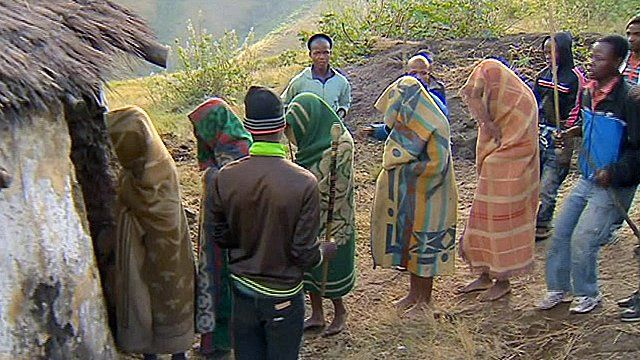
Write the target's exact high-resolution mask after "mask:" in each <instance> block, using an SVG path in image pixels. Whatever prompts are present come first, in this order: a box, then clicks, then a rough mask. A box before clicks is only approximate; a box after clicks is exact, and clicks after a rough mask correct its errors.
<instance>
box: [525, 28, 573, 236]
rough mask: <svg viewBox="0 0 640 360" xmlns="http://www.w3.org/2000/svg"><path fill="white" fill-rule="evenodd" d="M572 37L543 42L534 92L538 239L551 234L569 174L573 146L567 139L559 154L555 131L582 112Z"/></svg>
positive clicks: (560, 36) (559, 36) (559, 35)
mask: <svg viewBox="0 0 640 360" xmlns="http://www.w3.org/2000/svg"><path fill="white" fill-rule="evenodd" d="M554 42H555V46H556V48H555V55H556V59H555V61H556V64H557V66H558V85H557V89H558V108H559V110H560V114H559V115H560V119H558V120H559V123H560V127H561V128H560V129H558V128H557V123H556V113H555V100H554V87H555V84H554V81H553V72H552V46H553V44H554ZM572 43H573V40H572V38H571V34H570V33H568V32H560V33H557V34H555V35H554V36H553V38H552V37H551V36H548V37H546V38H545V39H544V41H543V43H542V49H543V51H544V56H545V59H546V62H547V66H546V67H545V68H544V69H543V70H542V71H541V72H540V74H539V75H538V77H537V79H536V82H535V85H534V87H533V92H534V94H535V95H536V99H537V100H538V114H539V118H538V119H539V120H538V122H539V125H540V207H539V208H538V217H537V221H536V240H544V239H546V238H548V237H549V235H550V234H551V219H552V218H553V212H554V210H555V208H556V196H557V195H558V189H559V188H560V185H562V182H563V181H564V179H565V178H566V177H567V175H568V174H569V166H570V163H571V156H572V154H573V147H572V146H570V145H571V144H573V143H572V142H569V143H567V146H566V147H565V148H564V149H563V151H562V152H561V153H560V152H558V154H556V149H555V146H554V143H553V133H554V132H556V131H560V130H562V129H564V128H569V127H571V126H574V125H576V121H577V119H578V114H579V113H580V100H579V99H580V97H579V96H578V94H580V91H581V88H582V85H583V84H584V81H585V79H584V76H583V75H582V73H581V72H580V70H578V69H577V68H576V67H575V65H574V62H573V51H572Z"/></svg>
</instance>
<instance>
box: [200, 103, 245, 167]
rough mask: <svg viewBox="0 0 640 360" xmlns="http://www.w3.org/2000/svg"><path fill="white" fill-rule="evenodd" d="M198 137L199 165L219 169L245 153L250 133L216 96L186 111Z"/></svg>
mask: <svg viewBox="0 0 640 360" xmlns="http://www.w3.org/2000/svg"><path fill="white" fill-rule="evenodd" d="M188 117H189V120H191V123H192V124H193V133H194V135H195V136H196V139H197V140H198V163H199V164H200V169H201V170H204V169H207V168H209V167H214V168H216V169H219V168H221V167H223V166H224V165H225V164H226V163H228V162H230V161H233V160H237V159H239V158H242V157H245V156H247V155H249V147H250V146H251V142H252V139H251V135H250V134H249V132H247V130H245V128H244V126H243V125H242V122H241V121H240V118H238V116H236V114H234V113H233V111H232V110H231V108H230V107H229V105H228V104H227V103H226V102H225V101H224V100H222V99H220V98H212V99H209V100H207V101H205V102H204V103H202V104H200V105H199V106H198V107H197V108H196V109H195V110H193V111H192V112H191V113H190V114H189V115H188Z"/></svg>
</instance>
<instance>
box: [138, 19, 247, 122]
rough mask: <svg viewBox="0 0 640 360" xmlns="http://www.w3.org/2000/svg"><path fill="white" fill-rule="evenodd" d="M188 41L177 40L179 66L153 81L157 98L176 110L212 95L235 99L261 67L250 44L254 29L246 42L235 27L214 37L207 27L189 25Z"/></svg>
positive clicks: (161, 102) (232, 100) (151, 90)
mask: <svg viewBox="0 0 640 360" xmlns="http://www.w3.org/2000/svg"><path fill="white" fill-rule="evenodd" d="M187 33H188V35H187V38H186V39H185V40H184V42H183V43H184V44H181V43H182V42H181V41H179V40H176V53H177V57H178V67H179V70H178V71H176V72H174V73H170V74H165V75H160V76H155V77H153V78H152V79H151V81H149V84H148V87H149V92H150V94H151V96H152V98H153V100H155V101H157V102H159V103H160V104H162V105H165V106H167V107H170V108H171V109H172V110H181V109H184V108H186V107H191V106H193V105H196V104H197V103H199V102H201V101H203V100H205V99H207V98H209V97H212V96H222V97H224V98H225V99H227V100H229V101H230V102H235V101H236V99H237V98H239V97H240V96H241V95H242V94H243V93H244V91H246V89H247V87H248V86H249V85H250V83H251V81H252V77H253V73H254V71H255V69H256V68H257V62H256V60H255V59H256V57H255V56H254V54H253V53H252V52H251V50H250V48H249V43H250V42H251V40H252V39H253V33H250V34H249V35H248V36H247V37H246V38H245V39H244V40H243V41H242V42H241V41H240V40H239V38H238V36H237V35H236V33H235V32H234V31H228V32H225V34H224V35H223V36H221V37H220V38H217V39H216V38H214V37H213V35H211V34H209V33H207V31H206V30H202V31H199V30H196V28H195V27H194V26H193V24H192V23H191V21H189V23H188V25H187Z"/></svg>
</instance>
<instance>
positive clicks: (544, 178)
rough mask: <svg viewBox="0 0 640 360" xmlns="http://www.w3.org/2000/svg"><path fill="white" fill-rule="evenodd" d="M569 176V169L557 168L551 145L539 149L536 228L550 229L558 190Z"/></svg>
mask: <svg viewBox="0 0 640 360" xmlns="http://www.w3.org/2000/svg"><path fill="white" fill-rule="evenodd" d="M568 174H569V167H565V166H559V165H558V162H557V161H556V153H555V150H554V147H553V144H550V145H549V146H548V147H547V148H546V149H545V148H544V147H542V146H541V147H540V207H539V208H538V218H537V221H536V227H546V228H548V227H550V226H551V219H552V218H553V212H554V211H555V209H556V198H557V196H558V189H560V185H562V182H563V181H564V179H566V178H567V175H568Z"/></svg>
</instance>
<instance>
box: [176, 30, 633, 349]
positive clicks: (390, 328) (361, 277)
mask: <svg viewBox="0 0 640 360" xmlns="http://www.w3.org/2000/svg"><path fill="white" fill-rule="evenodd" d="M592 40H593V36H585V37H580V38H578V40H577V42H578V44H580V45H583V44H585V43H587V44H588V43H590V42H591V41H592ZM541 41H542V36H539V35H517V36H512V37H508V38H503V39H501V40H500V41H497V40H495V41H487V40H484V41H479V40H462V41H460V40H458V41H440V42H434V43H430V44H387V47H388V48H387V50H384V51H382V52H381V53H379V54H378V55H376V56H374V57H372V58H371V59H368V60H367V61H366V62H365V64H364V65H362V66H357V67H352V68H347V69H345V70H346V72H347V74H348V75H349V77H350V80H351V81H352V85H353V89H354V90H353V98H354V103H353V108H352V111H351V114H350V116H349V118H348V125H349V126H350V128H351V129H352V130H353V131H354V133H355V136H354V138H355V141H356V162H355V164H356V168H355V174H356V175H355V179H356V191H357V219H356V221H357V228H358V235H359V236H358V239H357V257H358V258H357V269H358V282H357V286H356V288H355V290H354V291H353V292H352V293H351V294H350V295H349V296H348V297H347V298H346V302H347V306H348V309H349V312H350V313H349V320H348V326H347V329H346V330H345V331H344V332H343V333H342V334H340V335H337V336H335V337H331V338H322V337H320V336H319V335H317V334H308V335H305V339H304V345H303V348H302V351H301V357H302V358H303V359H385V358H386V359H423V358H433V359H516V358H517V359H574V358H582V359H638V358H640V327H638V325H637V324H623V323H621V322H619V320H618V313H619V312H618V309H617V307H616V305H615V300H616V299H618V298H621V297H624V296H626V295H628V294H629V293H630V292H632V291H633V290H634V289H636V288H637V286H638V276H639V275H638V263H637V261H636V259H635V258H634V255H633V248H634V246H635V245H636V240H635V239H634V237H633V235H632V233H631V231H630V230H629V229H627V228H625V229H624V230H622V231H621V232H620V241H619V242H618V243H616V244H615V245H610V246H606V247H604V248H603V250H602V252H601V255H600V282H601V287H602V293H603V295H604V299H605V300H604V302H603V305H602V306H601V307H600V308H598V309H597V310H596V311H594V312H593V313H591V314H588V315H569V314H568V305H563V306H560V307H559V308H558V309H555V310H552V311H548V312H540V311H538V310H536V309H535V306H534V305H535V303H536V302H537V301H538V299H540V297H541V296H543V294H544V292H545V281H544V260H545V249H546V246H547V244H546V242H541V243H538V244H537V245H536V267H535V270H534V271H533V272H531V273H530V274H528V275H525V276H520V277H517V278H514V279H513V282H512V288H513V291H512V294H511V295H509V296H507V297H506V298H504V299H502V300H499V301H497V302H494V303H482V302H479V301H476V299H475V298H476V295H465V296H459V295H456V294H455V293H454V290H455V289H456V288H458V287H460V286H462V285H464V284H466V283H467V282H468V281H471V280H472V279H473V276H472V275H471V273H470V272H469V271H468V268H467V266H466V265H465V264H464V263H463V262H462V261H461V260H460V259H458V260H457V265H456V267H457V272H456V274H455V275H453V276H448V277H441V278H437V279H436V280H435V285H434V294H433V305H434V307H435V308H436V309H439V310H442V311H444V312H446V313H448V314H450V315H451V316H449V317H447V318H446V319H438V320H436V319H434V318H433V316H430V314H428V313H425V316H424V319H422V320H407V319H403V318H402V317H401V316H399V314H397V313H396V312H395V310H394V308H393V306H392V302H393V301H394V300H396V299H399V298H401V297H402V296H404V295H405V294H406V291H407V290H408V277H407V275H406V274H403V273H399V272H397V271H393V270H382V269H376V270H374V269H373V266H372V260H371V256H370V251H369V221H370V220H369V219H370V209H371V205H372V200H373V193H374V187H375V178H376V176H377V173H378V171H379V169H380V165H379V164H380V162H381V152H382V148H383V143H382V142H377V141H374V140H370V139H368V138H366V136H364V135H363V134H362V133H361V131H360V130H361V129H362V127H363V126H364V125H366V124H368V123H369V122H372V121H377V120H379V116H378V115H377V114H376V113H375V110H374V109H373V107H372V104H373V103H374V101H375V99H376V98H377V96H378V95H379V94H380V93H381V92H382V90H383V89H384V87H385V86H386V85H387V84H389V83H390V82H391V81H392V80H393V79H395V78H396V77H397V76H398V75H400V74H401V72H402V63H403V61H404V60H406V59H407V58H408V57H409V56H410V55H411V54H413V53H414V52H415V50H417V49H421V48H428V49H429V50H430V51H431V52H433V53H434V55H435V59H436V62H437V65H436V73H437V74H438V76H439V77H440V78H441V79H442V80H443V81H444V82H445V84H446V86H447V97H448V101H449V106H450V111H451V123H452V134H453V149H454V154H455V159H454V167H455V170H456V178H457V182H458V189H459V222H458V229H460V230H459V232H458V234H461V232H462V231H461V230H462V229H463V227H464V223H465V221H466V219H467V217H468V214H469V207H470V204H471V200H472V198H473V192H474V190H475V183H476V178H475V176H476V175H475V164H474V162H473V160H472V159H473V154H474V149H475V123H474V121H473V120H472V119H470V118H469V116H468V113H467V112H466V110H465V108H464V106H463V105H462V104H461V103H460V99H459V97H458V96H457V95H456V94H457V91H458V89H459V88H460V87H461V86H462V84H463V83H464V81H465V79H466V76H467V75H468V74H469V72H470V70H471V66H472V65H473V63H474V62H475V61H476V60H477V59H481V58H483V57H485V56H487V55H500V56H504V57H506V58H508V59H512V60H515V62H516V63H518V64H520V65H522V67H523V69H536V70H539V69H541V68H542V57H541V55H540V53H539V51H538V49H539V45H540V43H541ZM582 60H583V59H580V61H582ZM523 73H524V74H525V75H527V76H529V77H531V76H533V75H534V71H533V70H525V71H523ZM164 140H165V142H166V143H167V145H168V147H169V149H170V151H171V153H172V155H173V156H174V158H175V159H176V161H177V163H178V166H179V169H180V171H181V178H182V185H183V192H184V203H185V206H186V208H187V209H188V213H189V220H190V223H191V225H192V234H193V235H194V236H195V223H196V219H197V213H198V208H199V196H200V195H199V194H200V175H199V173H198V171H197V167H196V161H195V143H194V142H193V140H189V141H185V140H184V139H179V138H177V137H176V136H171V135H165V136H164ZM575 179H577V174H576V173H575V171H574V172H572V174H571V175H570V176H569V178H568V179H567V180H566V181H565V184H564V186H563V189H562V190H561V195H560V203H561V202H562V197H563V196H564V195H565V194H567V192H568V190H569V189H570V188H571V186H572V184H573V183H574V181H575ZM632 218H633V219H640V214H639V212H638V210H636V209H635V207H634V208H633V209H632ZM325 306H326V307H327V309H330V307H331V306H330V303H329V302H326V303H325ZM328 317H329V319H330V318H331V311H329V314H328ZM196 358H197V357H196Z"/></svg>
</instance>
